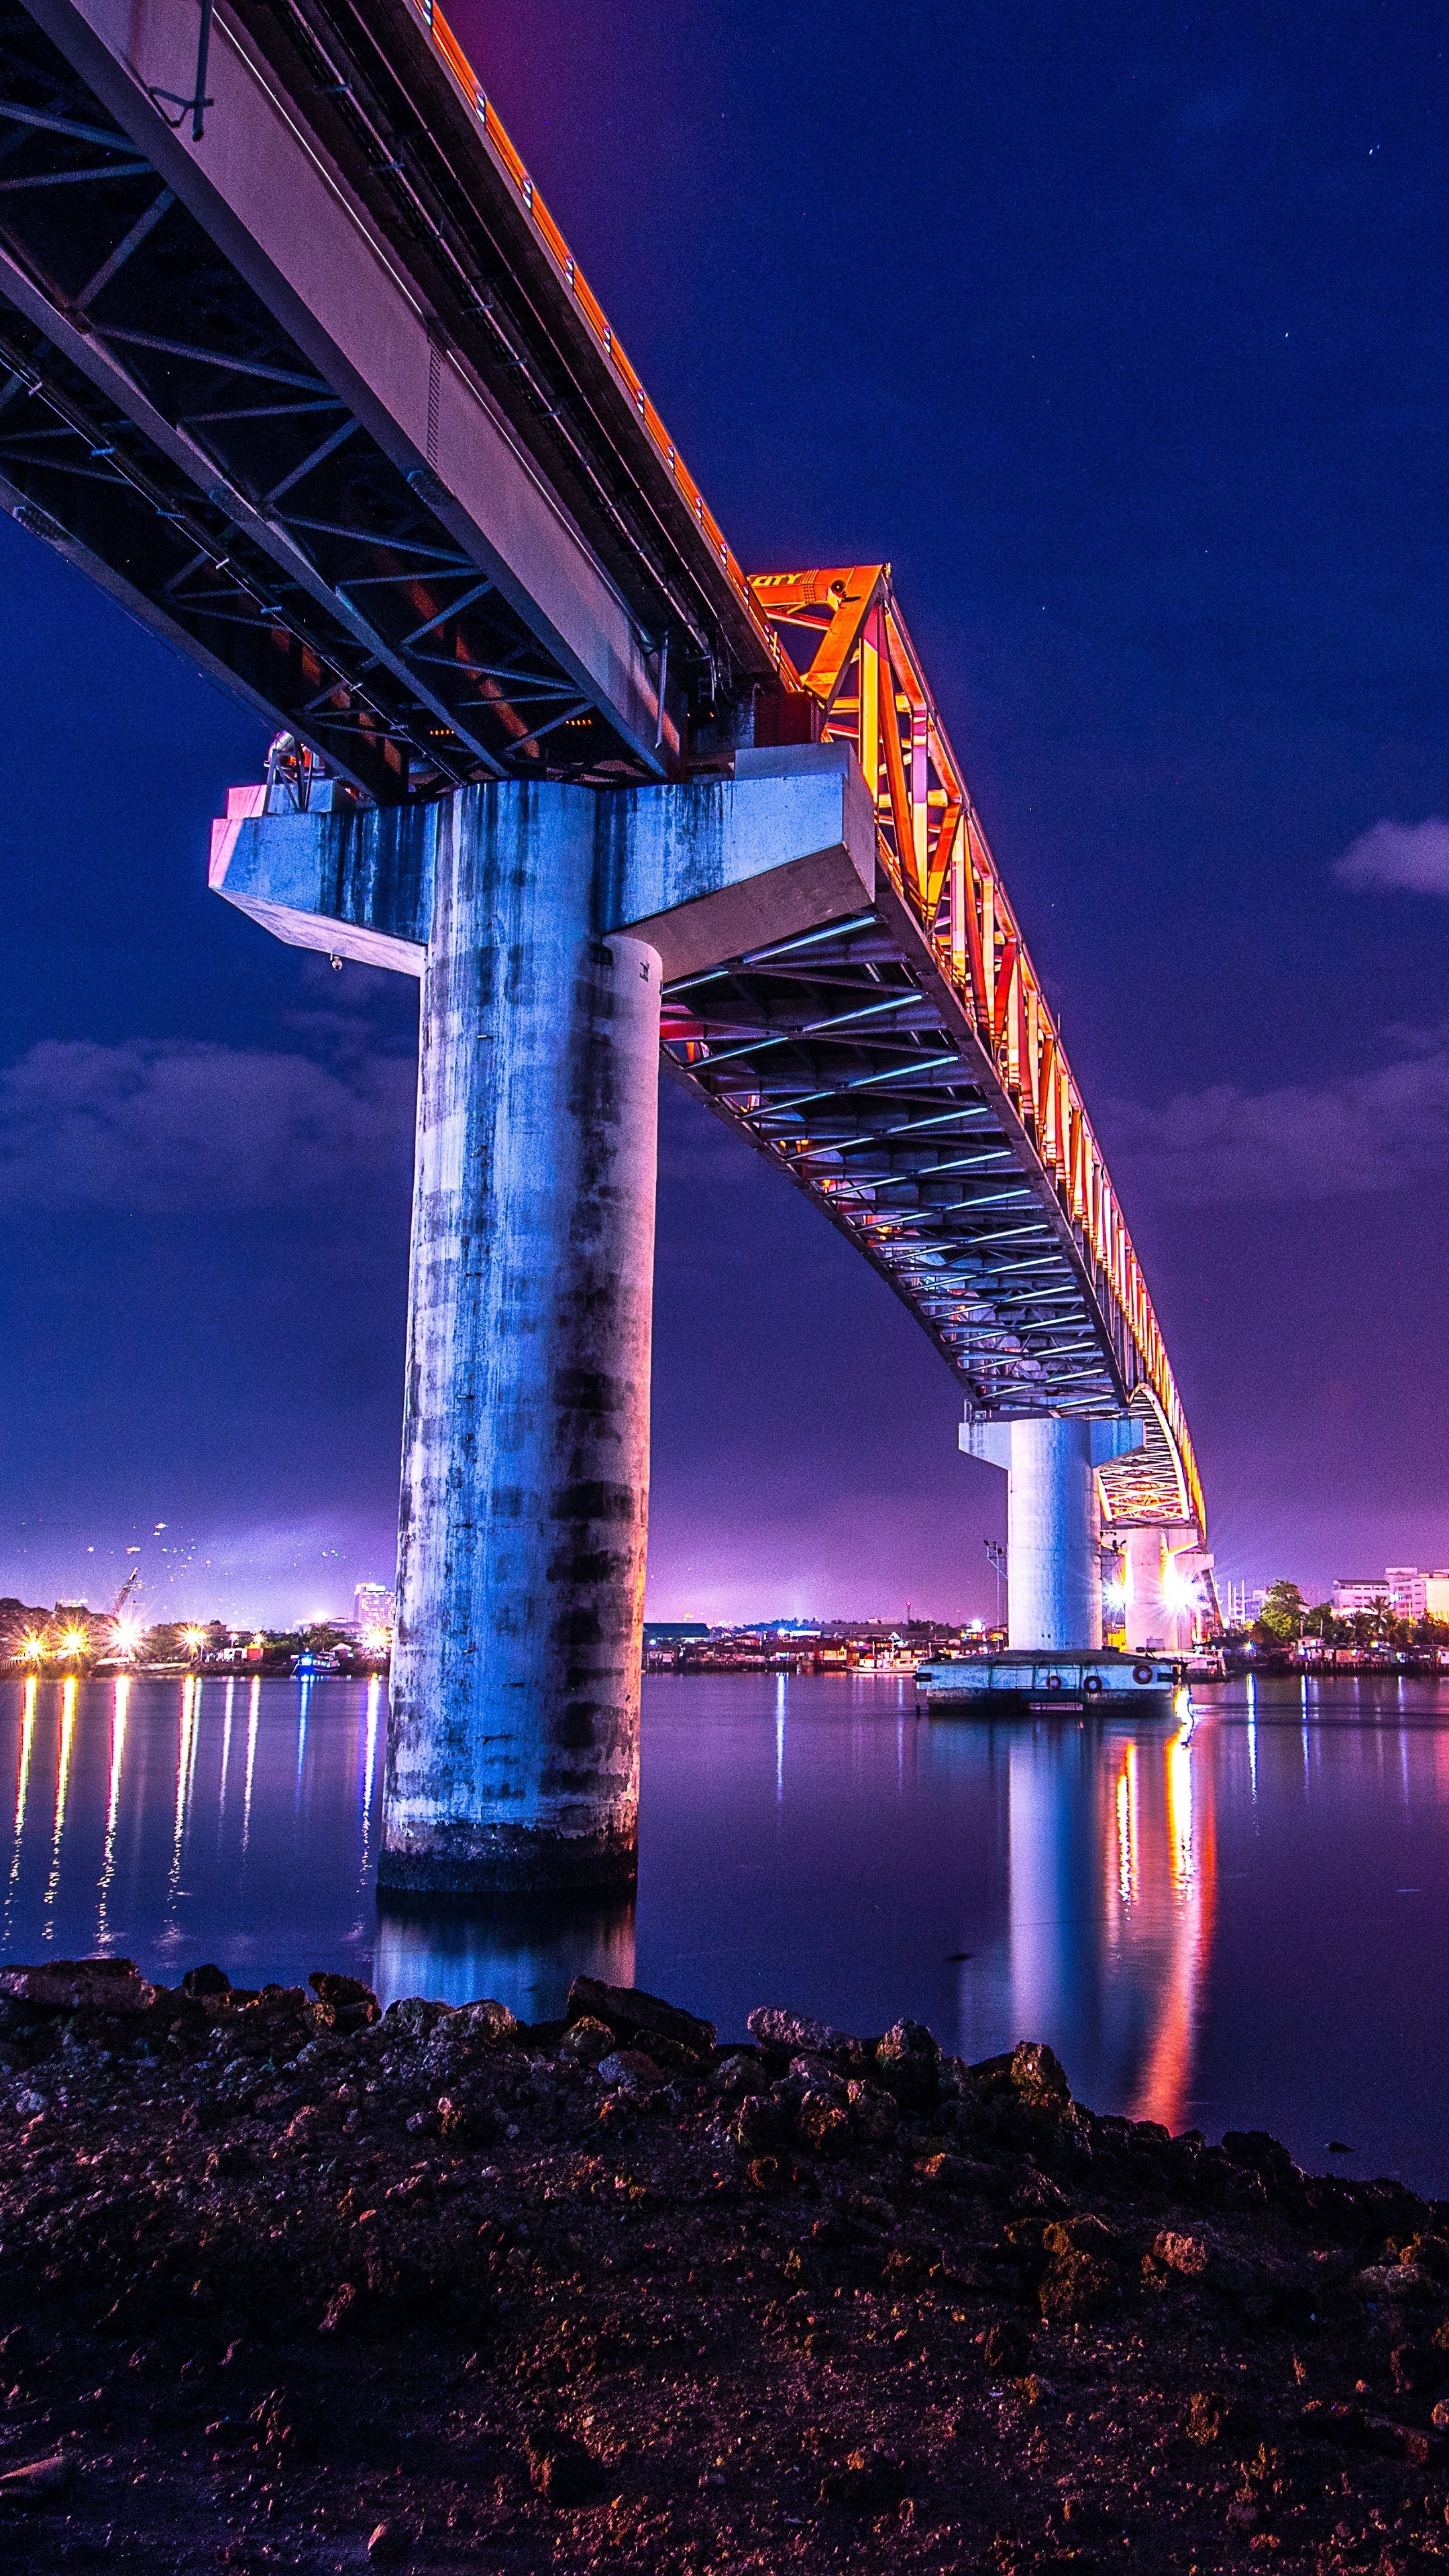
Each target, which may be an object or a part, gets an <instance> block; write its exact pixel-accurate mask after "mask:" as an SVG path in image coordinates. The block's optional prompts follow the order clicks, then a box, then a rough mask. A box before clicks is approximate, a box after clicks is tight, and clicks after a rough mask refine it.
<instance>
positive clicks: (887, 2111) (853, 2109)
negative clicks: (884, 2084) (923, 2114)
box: [846, 2081, 901, 2147]
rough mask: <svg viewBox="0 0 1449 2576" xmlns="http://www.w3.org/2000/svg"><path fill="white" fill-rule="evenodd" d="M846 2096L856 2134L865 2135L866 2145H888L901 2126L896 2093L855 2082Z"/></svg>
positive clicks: (862, 2136)
mask: <svg viewBox="0 0 1449 2576" xmlns="http://www.w3.org/2000/svg"><path fill="white" fill-rule="evenodd" d="M846 2098H847V2100H848V2101H849V2103H850V2115H851V2118H852V2120H853V2121H854V2123H855V2132H856V2135H857V2137H859V2138H863V2139H864V2141H865V2143H866V2145H867V2146H872V2147H885V2146H889V2144H890V2142H891V2140H892V2138H893V2137H894V2136H895V2134H896V2131H897V2130H898V2129H899V2127H900V2125H901V2115H900V2112H899V2111H898V2109H897V2108H896V2103H895V2099H894V2096H893V2095H891V2094H889V2093H881V2092H878V2091H877V2090H876V2088H875V2086H874V2085H872V2084H862V2083H860V2082H859V2081H856V2082H855V2083H852V2084H850V2085H849V2086H848V2087H847V2089H846Z"/></svg>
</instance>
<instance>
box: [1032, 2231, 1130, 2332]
mask: <svg viewBox="0 0 1449 2576" xmlns="http://www.w3.org/2000/svg"><path fill="white" fill-rule="evenodd" d="M1057 2232H1058V2231H1056V2230H1053V2229H1048V2231H1047V2233H1048V2234H1049V2235H1051V2234H1054V2233H1057ZM1120 2277H1121V2276H1120V2274H1119V2272H1118V2270H1117V2266H1116V2264H1115V2263H1105V2262H1103V2260H1102V2259H1101V2257H1100V2255H1097V2254H1089V2253H1088V2252H1087V2251H1086V2249H1085V2248H1084V2247H1083V2248H1078V2247H1077V2246H1074V2245H1071V2244H1070V2243H1069V2244H1068V2246H1067V2248H1066V2250H1065V2252H1064V2253H1061V2254H1059V2255H1058V2256H1057V2257H1056V2259H1055V2261H1054V2262H1053V2264H1052V2267H1051V2270H1050V2271H1049V2272H1048V2273H1047V2276H1046V2279H1045V2280H1044V2281H1043V2282H1042V2284H1041V2286H1040V2288H1039V2290H1038V2292H1037V2300H1038V2304H1039V2305H1040V2308H1041V2312H1042V2315H1043V2317H1044V2318H1045V2320H1046V2322H1047V2324H1048V2325H1053V2326H1063V2325H1075V2324H1076V2323H1077V2321H1078V2319H1080V2318H1084V2317H1094V2316H1096V2315H1098V2314H1099V2312H1100V2311H1101V2309H1103V2308H1104V2307H1105V2306H1106V2305H1107V2302H1108V2301H1109V2299H1111V2298H1113V2297H1114V2296H1115V2294H1116V2291H1117V2286H1118V2282H1119V2280H1120Z"/></svg>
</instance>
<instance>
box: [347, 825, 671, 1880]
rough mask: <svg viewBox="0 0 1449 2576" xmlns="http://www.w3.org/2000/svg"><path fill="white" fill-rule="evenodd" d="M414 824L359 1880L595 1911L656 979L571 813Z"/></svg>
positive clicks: (639, 1474)
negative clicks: (397, 1441) (368, 1760)
mask: <svg viewBox="0 0 1449 2576" xmlns="http://www.w3.org/2000/svg"><path fill="white" fill-rule="evenodd" d="M442 814H443V828H442V830H441V831H440V833H439V845H438V855H437V861H436V880H435V894H434V902H433V919H432V929H431V938H430V943H429V949H428V966H427V973H426V975H425V977H424V981H423V994H422V1037H421V1047H420V1069H419V1088H418V1144H417V1175H416V1181H415V1187H414V1201H413V1250H412V1285H411V1297H410V1313H409V1321H408V1369H407V1397H406V1410H405V1416H404V1427H403V1477H402V1511H401V1535H400V1540H399V1553H398V1603H397V1644H396V1649H395V1653H394V1662H393V1684H392V1724H391V1731H390V1736H389V1750H388V1765H387V1802H386V1820H385V1826H384V1848H383V1855H382V1864H381V1866H382V1873H383V1876H384V1878H385V1879H387V1880H388V1882H389V1883H390V1884H392V1885H393V1886H395V1887H401V1888H414V1889H431V1890H441V1889H452V1890H455V1891H458V1890H467V1889H469V1888H473V1887H490V1886H491V1887H498V1886H503V1887H519V1886H535V1887H548V1886H550V1885H556V1884H561V1883H562V1884H572V1885H576V1886H588V1885H593V1884H600V1883H602V1884H609V1883H614V1882H617V1881H627V1880H629V1879H630V1878H632V1876H633V1871H634V1854H635V1833H636V1812H637V1804H638V1742H639V1664H640V1633H641V1622H642V1618H643V1609H644V1555H645V1544H646V1538H647V1532H648V1517H649V1357H650V1338H649V1337H650V1319H651V1314H652V1306H653V1290H654V1187H655V1170H656V1160H657V1127H658V1100H659V990H660V973H659V959H658V956H657V954H656V953H655V951H654V950H653V949H652V948H650V947H648V946H647V945H646V944H645V943H644V942H643V941H642V940H638V939H625V938H617V937H616V938H613V939H609V940H600V939H597V938H595V937H594V936H593V934H592V931H591V928H590V900H591V861H592V842H591V837H590V833H589V832H588V830H585V831H584V832H583V833H582V834H581V833H580V832H579V830H578V828H577V826H578V825H579V824H580V823H582V824H584V825H585V826H591V824H592V820H593V815H592V800H591V799H590V798H589V797H588V796H587V795H586V794H583V793H580V792H578V791H570V790H567V789H563V790H556V791H553V792H552V793H550V792H549V791H545V792H544V793H543V795H541V796H540V795H538V794H537V793H534V792H530V791H527V790H524V789H504V790H497V791H477V790H474V791H470V792H467V793H465V794H464V795H462V796H460V797H459V798H457V799H456V800H455V803H454V808H453V809H452V810H449V809H446V808H445V809H442ZM571 825H572V826H574V827H575V828H574V829H572V830H571V829H570V826H571Z"/></svg>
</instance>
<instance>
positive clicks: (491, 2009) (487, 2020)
mask: <svg viewBox="0 0 1449 2576" xmlns="http://www.w3.org/2000/svg"><path fill="white" fill-rule="evenodd" d="M518 2030H519V2025H518V2023H517V2021H516V2020H515V2019H514V2016H513V2014H512V2013H511V2012H510V2011H509V2009H508V2006H507V2004H501V2003H499V2002H498V2001H497V1999H496V1998H495V1997H494V1996H493V1995H483V1996H481V1997H480V1999H479V2000H478V2002H477V2003H472V2004H461V2005H460V2006H459V2008H458V2010H457V2012H456V2013H455V2014H454V2015H453V2019H452V2021H451V2023H450V2025H449V2029H448V2037H449V2038H450V2039H457V2040H481V2041H482V2042H483V2044H484V2046H485V2047H488V2048H502V2047H505V2046H506V2045H507V2043H508V2042H509V2041H510V2040H513V2039H516V2038H517V2036H518Z"/></svg>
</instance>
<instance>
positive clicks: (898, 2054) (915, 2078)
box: [875, 2021, 941, 2111]
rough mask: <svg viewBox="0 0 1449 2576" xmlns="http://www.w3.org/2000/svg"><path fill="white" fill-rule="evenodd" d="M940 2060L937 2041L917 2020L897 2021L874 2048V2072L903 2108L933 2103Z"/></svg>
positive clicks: (927, 2106)
mask: <svg viewBox="0 0 1449 2576" xmlns="http://www.w3.org/2000/svg"><path fill="white" fill-rule="evenodd" d="M940 2062H941V2048H940V2042H939V2041H938V2040H937V2038H936V2036H935V2034H934V2032H932V2031H929V2030H927V2028H926V2026H925V2024H924V2022H919V2021H898V2022H897V2023H896V2025H895V2028H894V2029H893V2030H888V2031H887V2032H886V2035H885V2037H884V2039H883V2040H881V2041H880V2042H879V2044H878V2045H877V2048H876V2052H875V2064H876V2072H877V2074H878V2075H879V2077H880V2080H881V2082H882V2083H883V2084H884V2085H886V2086H887V2087H888V2089H889V2090H890V2091H891V2092H892V2093H893V2094H894V2095H895V2098H896V2100H897V2102H898V2103H899V2104H900V2106H901V2109H902V2110H903V2111H923V2110H927V2109H929V2107H930V2106H931V2104H932V2103H934V2101H935V2099H936V2095H937V2090H938V2085H937V2069H938V2067H939V2065H940Z"/></svg>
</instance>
